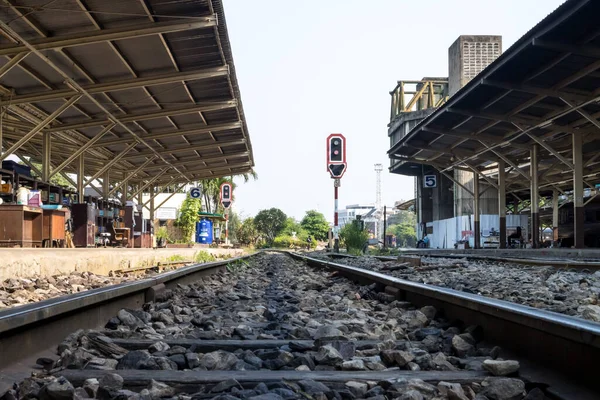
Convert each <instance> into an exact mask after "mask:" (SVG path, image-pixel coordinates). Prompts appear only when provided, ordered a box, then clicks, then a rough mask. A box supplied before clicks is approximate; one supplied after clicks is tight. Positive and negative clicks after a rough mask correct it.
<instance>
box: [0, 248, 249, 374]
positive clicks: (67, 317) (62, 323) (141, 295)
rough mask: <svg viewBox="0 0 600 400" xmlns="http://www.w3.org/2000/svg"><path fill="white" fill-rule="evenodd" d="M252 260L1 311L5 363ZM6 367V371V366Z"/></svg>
mask: <svg viewBox="0 0 600 400" xmlns="http://www.w3.org/2000/svg"><path fill="white" fill-rule="evenodd" d="M252 256H253V255H245V256H241V257H235V258H230V259H227V260H222V261H215V262H209V263H203V264H194V265H190V266H187V267H183V268H179V269H177V270H174V271H169V272H165V273H162V274H158V275H155V276H153V277H150V278H145V279H140V280H136V281H131V282H125V283H121V284H117V285H111V286H106V287H103V288H98V289H93V290H88V291H85V292H81V293H76V294H72V295H66V296H61V297H56V298H53V299H48V300H44V301H40V302H37V303H32V304H27V305H23V306H19V307H13V308H7V309H5V310H1V311H0V354H1V355H2V357H1V358H2V360H10V363H17V362H19V361H20V360H22V359H24V358H27V357H28V356H31V355H32V354H35V353H37V352H40V351H43V350H45V349H48V348H49V347H52V346H56V345H58V344H59V343H60V342H61V341H62V340H63V339H64V338H65V337H66V336H67V335H68V334H69V333H71V332H74V331H76V330H77V329H87V328H98V327H101V326H104V324H105V323H106V321H108V320H109V319H110V318H111V317H113V316H115V315H116V314H117V313H118V312H119V310H121V309H122V308H140V307H141V306H142V305H143V304H144V303H145V302H148V301H151V300H153V299H154V298H155V297H156V296H157V295H158V294H159V293H160V292H162V291H164V290H165V289H170V288H174V287H176V285H177V284H187V283H191V282H194V281H197V280H198V279H199V278H201V277H202V276H206V275H210V274H213V273H217V272H219V271H222V270H224V269H225V268H226V266H227V265H228V264H230V263H232V262H235V261H237V260H242V259H246V258H249V257H252ZM10 363H9V364H10ZM2 367H4V368H6V365H3V366H2ZM0 372H1V371H0Z"/></svg>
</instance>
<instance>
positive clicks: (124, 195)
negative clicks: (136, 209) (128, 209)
mask: <svg viewBox="0 0 600 400" xmlns="http://www.w3.org/2000/svg"><path fill="white" fill-rule="evenodd" d="M128 189H129V183H128V182H127V181H123V187H122V188H121V204H122V205H123V207H125V205H126V204H127V191H128Z"/></svg>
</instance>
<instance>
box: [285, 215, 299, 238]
mask: <svg viewBox="0 0 600 400" xmlns="http://www.w3.org/2000/svg"><path fill="white" fill-rule="evenodd" d="M301 233H302V226H301V225H300V223H298V221H296V220H295V219H294V218H292V217H287V218H286V219H285V226H284V227H283V230H282V231H281V234H283V235H288V236H294V235H296V236H299V235H300V234H301Z"/></svg>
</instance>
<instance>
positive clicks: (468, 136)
mask: <svg viewBox="0 0 600 400" xmlns="http://www.w3.org/2000/svg"><path fill="white" fill-rule="evenodd" d="M422 130H423V131H424V132H431V133H435V134H437V135H447V136H451V137H457V138H460V139H468V140H476V141H479V140H485V141H486V142H487V143H492V144H502V143H503V142H504V140H499V138H497V137H494V136H492V135H486V134H479V135H475V134H471V133H467V132H466V131H454V132H453V131H449V132H446V131H445V130H441V129H435V128H429V127H424V128H423V129H422ZM433 143H434V141H431V142H429V143H428V145H430V146H431V145H432V144H433ZM511 146H512V147H515V148H519V149H523V150H529V146H527V145H524V144H520V143H513V144H511Z"/></svg>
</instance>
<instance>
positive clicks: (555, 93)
mask: <svg viewBox="0 0 600 400" xmlns="http://www.w3.org/2000/svg"><path fill="white" fill-rule="evenodd" d="M481 83H482V84H483V85H486V86H492V87H496V88H500V89H505V90H516V91H518V92H524V93H531V94H537V95H543V96H546V97H554V98H560V97H565V98H567V99H572V100H575V101H586V100H588V99H589V98H590V97H591V96H593V94H592V93H590V94H589V96H586V95H585V94H583V93H573V92H567V91H564V90H558V89H546V88H541V87H537V86H534V85H527V84H522V83H512V82H501V81H496V80H493V79H482V80H481Z"/></svg>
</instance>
